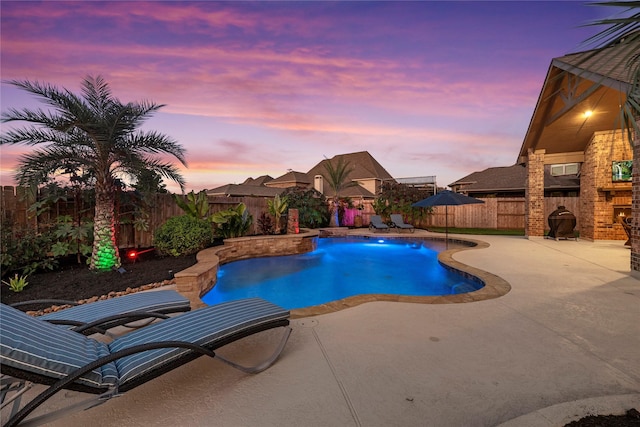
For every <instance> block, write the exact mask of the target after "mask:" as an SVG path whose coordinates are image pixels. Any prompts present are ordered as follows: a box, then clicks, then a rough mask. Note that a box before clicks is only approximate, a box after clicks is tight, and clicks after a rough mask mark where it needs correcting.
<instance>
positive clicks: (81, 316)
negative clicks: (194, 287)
mask: <svg viewBox="0 0 640 427" xmlns="http://www.w3.org/2000/svg"><path fill="white" fill-rule="evenodd" d="M43 304H46V305H48V306H51V305H53V304H58V305H72V306H73V307H70V308H67V309H64V310H60V311H56V312H52V313H48V314H45V315H42V316H39V317H38V319H40V320H46V321H47V322H49V323H53V324H58V325H64V326H67V327H68V328H70V329H71V330H73V331H75V332H80V333H83V334H85V335H91V334H93V333H96V332H98V333H101V334H105V333H106V331H107V330H108V329H110V328H113V327H115V326H121V325H123V326H130V325H129V323H131V322H133V321H136V320H141V319H150V321H153V320H154V319H157V318H160V319H167V318H168V317H169V316H167V314H171V313H180V312H184V311H189V310H191V306H190V303H189V300H188V299H187V298H185V297H184V296H182V295H180V293H178V292H176V291H174V290H161V291H150V292H137V293H133V294H128V295H124V296H121V297H117V298H111V299H107V300H100V301H96V302H92V303H88V304H78V303H76V302H73V301H64V300H50V299H49V300H33V301H24V302H20V303H15V304H12V305H11V306H12V307H14V308H18V307H31V306H34V305H40V306H41V305H43ZM146 324H147V323H145V324H143V325H133V326H130V327H139V326H144V325H146Z"/></svg>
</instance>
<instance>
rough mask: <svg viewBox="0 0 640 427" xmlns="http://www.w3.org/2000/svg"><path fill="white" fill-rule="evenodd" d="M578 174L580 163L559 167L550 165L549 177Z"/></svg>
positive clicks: (565, 164)
mask: <svg viewBox="0 0 640 427" xmlns="http://www.w3.org/2000/svg"><path fill="white" fill-rule="evenodd" d="M578 172H580V163H564V164H560V165H551V175H553V176H561V175H577V174H578Z"/></svg>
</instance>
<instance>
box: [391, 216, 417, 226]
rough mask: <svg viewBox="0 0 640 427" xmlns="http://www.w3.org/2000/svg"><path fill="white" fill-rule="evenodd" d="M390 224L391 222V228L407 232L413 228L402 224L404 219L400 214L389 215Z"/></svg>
mask: <svg viewBox="0 0 640 427" xmlns="http://www.w3.org/2000/svg"><path fill="white" fill-rule="evenodd" d="M391 222H393V226H394V227H397V228H404V229H407V230H411V229H412V228H413V225H411V224H407V223H406V222H404V219H403V218H402V215H400V214H391Z"/></svg>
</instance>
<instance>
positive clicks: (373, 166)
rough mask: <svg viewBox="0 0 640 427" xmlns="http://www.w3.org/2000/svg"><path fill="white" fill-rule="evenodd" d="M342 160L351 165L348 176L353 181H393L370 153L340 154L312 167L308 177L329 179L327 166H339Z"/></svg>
mask: <svg viewBox="0 0 640 427" xmlns="http://www.w3.org/2000/svg"><path fill="white" fill-rule="evenodd" d="M340 159H342V161H344V162H345V163H348V164H349V169H350V170H351V171H350V172H349V174H348V175H347V176H348V178H349V179H350V180H352V181H357V180H364V179H381V180H393V177H392V176H391V174H389V172H387V170H386V169H385V168H383V167H382V165H381V164H380V163H378V161H377V160H376V159H374V158H373V156H372V155H371V154H369V152H368V151H359V152H357V153H349V154H338V155H336V156H333V157H332V158H331V159H324V160H322V161H321V162H320V163H318V164H317V165H315V166H314V167H312V168H311V169H310V170H309V172H307V176H308V177H309V178H310V179H313V178H314V177H315V176H316V175H322V176H323V177H324V178H325V179H327V176H328V174H327V168H326V164H327V163H329V162H331V164H332V165H335V164H337V163H338V162H339V161H340Z"/></svg>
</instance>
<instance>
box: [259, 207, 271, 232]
mask: <svg viewBox="0 0 640 427" xmlns="http://www.w3.org/2000/svg"><path fill="white" fill-rule="evenodd" d="M258 232H259V233H260V234H265V235H266V234H273V232H274V231H273V220H272V219H271V217H270V216H269V214H268V213H266V212H262V214H260V218H258Z"/></svg>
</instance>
